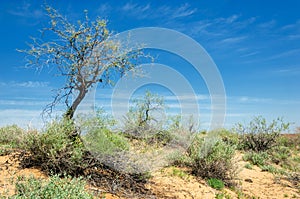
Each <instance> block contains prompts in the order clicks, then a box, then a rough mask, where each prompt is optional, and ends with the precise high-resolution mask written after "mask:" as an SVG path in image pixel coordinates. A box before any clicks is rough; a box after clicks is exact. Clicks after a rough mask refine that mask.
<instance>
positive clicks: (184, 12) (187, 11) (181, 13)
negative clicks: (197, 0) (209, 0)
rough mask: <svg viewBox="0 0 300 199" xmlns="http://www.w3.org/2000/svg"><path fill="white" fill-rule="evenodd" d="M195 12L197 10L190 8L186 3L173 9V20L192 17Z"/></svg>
mask: <svg viewBox="0 0 300 199" xmlns="http://www.w3.org/2000/svg"><path fill="white" fill-rule="evenodd" d="M196 11H197V8H191V6H190V5H189V4H188V3H185V4H183V5H181V6H180V7H179V8H177V9H175V10H174V12H173V15H172V17H173V18H180V17H187V16H190V15H193V14H194V13H195V12H196Z"/></svg>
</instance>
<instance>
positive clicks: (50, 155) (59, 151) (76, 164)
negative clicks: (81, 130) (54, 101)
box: [22, 120, 86, 175]
mask: <svg viewBox="0 0 300 199" xmlns="http://www.w3.org/2000/svg"><path fill="white" fill-rule="evenodd" d="M74 131H75V127H74V124H73V121H69V120H62V121H54V122H52V123H50V124H49V125H48V126H47V128H46V130H45V131H44V132H43V133H30V134H28V135H27V136H26V138H25V139H24V146H23V148H24V149H25V150H27V151H28V152H29V154H30V156H29V157H27V156H25V157H23V159H22V163H23V164H24V166H32V165H37V166H41V167H42V169H43V170H45V171H47V172H48V173H50V172H51V171H52V172H54V173H67V174H71V175H77V174H80V173H82V172H83V168H84V166H85V165H84V162H83V157H84V154H85V152H86V150H85V147H84V145H83V143H82V141H81V139H80V137H79V136H76V137H72V136H71V135H72V134H73V133H74Z"/></svg>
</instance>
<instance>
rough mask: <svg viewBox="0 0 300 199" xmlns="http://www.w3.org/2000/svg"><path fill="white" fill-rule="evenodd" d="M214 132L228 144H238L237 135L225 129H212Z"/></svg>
mask: <svg viewBox="0 0 300 199" xmlns="http://www.w3.org/2000/svg"><path fill="white" fill-rule="evenodd" d="M213 133H214V134H216V135H218V136H220V137H221V139H222V140H223V141H224V142H225V143H227V144H228V145H234V146H238V145H239V135H238V134H237V133H234V132H231V131H229V130H226V129H218V130H215V131H213Z"/></svg>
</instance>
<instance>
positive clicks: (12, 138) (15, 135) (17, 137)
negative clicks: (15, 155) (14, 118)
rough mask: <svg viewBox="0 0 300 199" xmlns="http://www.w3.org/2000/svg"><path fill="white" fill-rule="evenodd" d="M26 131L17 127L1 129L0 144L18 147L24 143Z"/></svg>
mask: <svg viewBox="0 0 300 199" xmlns="http://www.w3.org/2000/svg"><path fill="white" fill-rule="evenodd" d="M24 134H25V132H24V130H23V129H21V128H20V127H18V126H17V125H10V126H5V127H2V128H0V144H7V145H11V146H13V147H17V146H19V145H20V144H21V143H22V140H23V137H24Z"/></svg>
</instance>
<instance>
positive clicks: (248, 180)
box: [245, 178, 253, 183]
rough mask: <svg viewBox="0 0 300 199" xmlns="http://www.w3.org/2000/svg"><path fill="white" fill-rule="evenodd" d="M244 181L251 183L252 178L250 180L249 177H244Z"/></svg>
mask: <svg viewBox="0 0 300 199" xmlns="http://www.w3.org/2000/svg"><path fill="white" fill-rule="evenodd" d="M245 181H246V182H250V183H253V180H251V179H250V178H247V179H245Z"/></svg>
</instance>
